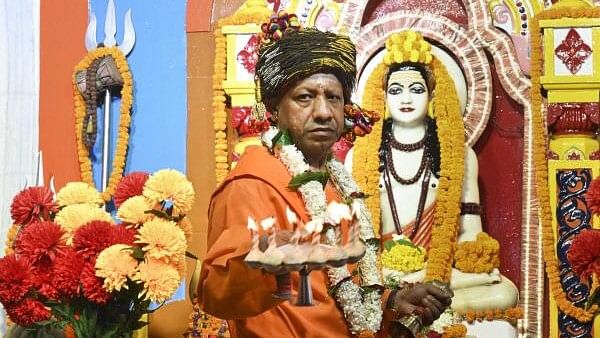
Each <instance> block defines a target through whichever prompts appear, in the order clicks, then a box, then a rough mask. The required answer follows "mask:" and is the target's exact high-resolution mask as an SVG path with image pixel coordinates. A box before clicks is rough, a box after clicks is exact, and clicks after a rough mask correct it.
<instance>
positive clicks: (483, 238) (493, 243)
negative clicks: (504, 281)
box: [454, 232, 500, 273]
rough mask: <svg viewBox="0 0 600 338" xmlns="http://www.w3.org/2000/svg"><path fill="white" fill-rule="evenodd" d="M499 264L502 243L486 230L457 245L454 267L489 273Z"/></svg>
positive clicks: (461, 269) (466, 270) (464, 270)
mask: <svg viewBox="0 0 600 338" xmlns="http://www.w3.org/2000/svg"><path fill="white" fill-rule="evenodd" d="M499 266H500V243H498V241H497V240H495V239H494V238H492V237H491V236H490V235H488V234H487V233H485V232H480V233H479V234H477V238H476V239H475V240H474V241H465V242H462V243H458V244H457V246H456V252H455V253H454V267H455V268H457V269H458V270H460V271H462V272H473V273H489V272H491V271H492V270H493V269H494V268H497V267H499Z"/></svg>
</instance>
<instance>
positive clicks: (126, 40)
mask: <svg viewBox="0 0 600 338" xmlns="http://www.w3.org/2000/svg"><path fill="white" fill-rule="evenodd" d="M116 32H117V25H116V20H115V3H114V2H113V0H109V1H108V6H107V7H106V20H105V21H104V41H103V42H102V45H103V46H104V47H113V46H115V45H117V40H115V33H116ZM134 44H135V30H134V29H133V23H132V21H131V8H130V9H128V10H127V12H126V13H125V33H124V34H123V42H122V43H121V44H119V45H118V48H119V49H120V50H121V52H123V54H124V55H127V54H129V52H131V49H132V48H133V45H134ZM97 47H98V43H97V42H96V15H95V14H94V13H93V12H92V13H90V22H89V23H88V26H87V30H86V32H85V48H86V49H87V50H88V51H91V50H93V49H95V48H97Z"/></svg>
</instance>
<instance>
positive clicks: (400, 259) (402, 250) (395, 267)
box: [380, 234, 427, 288]
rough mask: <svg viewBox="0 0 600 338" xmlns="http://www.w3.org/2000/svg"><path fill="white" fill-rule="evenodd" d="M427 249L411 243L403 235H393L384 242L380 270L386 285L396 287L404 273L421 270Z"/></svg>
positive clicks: (400, 283) (399, 284)
mask: <svg viewBox="0 0 600 338" xmlns="http://www.w3.org/2000/svg"><path fill="white" fill-rule="evenodd" d="M426 255H427V251H426V250H425V248H423V247H420V246H417V245H415V244H413V243H412V242H411V241H410V239H409V238H408V237H406V236H404V235H396V234H394V235H393V238H392V239H391V240H388V241H386V242H385V243H384V249H383V251H382V253H381V256H380V259H381V272H382V274H383V280H384V284H385V286H386V287H392V288H397V287H399V286H401V285H402V284H403V281H402V277H404V276H405V275H406V274H408V273H411V272H415V271H419V270H422V269H423V268H424V267H425V258H426Z"/></svg>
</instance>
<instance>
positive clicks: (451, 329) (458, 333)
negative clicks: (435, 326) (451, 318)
mask: <svg viewBox="0 0 600 338" xmlns="http://www.w3.org/2000/svg"><path fill="white" fill-rule="evenodd" d="M466 335H467V327H466V326H464V325H463V324H453V325H450V326H448V327H445V328H444V333H443V334H442V338H463V337H465V336H466Z"/></svg>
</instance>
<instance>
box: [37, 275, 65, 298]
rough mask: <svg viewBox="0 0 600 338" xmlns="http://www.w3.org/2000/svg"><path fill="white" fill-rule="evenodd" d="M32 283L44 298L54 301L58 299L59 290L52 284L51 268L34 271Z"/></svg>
mask: <svg viewBox="0 0 600 338" xmlns="http://www.w3.org/2000/svg"><path fill="white" fill-rule="evenodd" d="M33 283H34V287H35V288H36V290H37V291H38V292H39V294H40V295H42V296H44V297H46V299H48V300H54V301H58V300H59V299H60V292H58V290H57V289H56V287H54V285H53V284H52V269H47V270H45V271H36V272H35V277H34V282H33Z"/></svg>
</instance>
